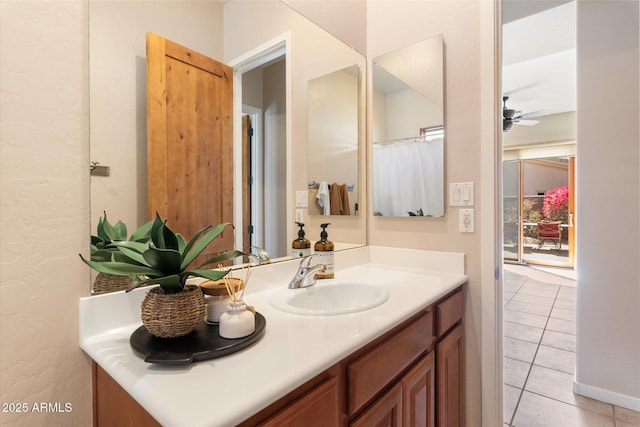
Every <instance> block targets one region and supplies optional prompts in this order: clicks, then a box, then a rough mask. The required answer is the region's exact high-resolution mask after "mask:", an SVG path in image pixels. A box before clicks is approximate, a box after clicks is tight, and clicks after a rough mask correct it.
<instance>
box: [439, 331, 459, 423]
mask: <svg viewBox="0 0 640 427" xmlns="http://www.w3.org/2000/svg"><path fill="white" fill-rule="evenodd" d="M462 331H463V325H462V324H459V325H458V326H456V327H455V328H454V329H453V330H451V332H450V333H449V334H448V335H446V336H445V337H444V338H443V339H442V340H441V341H440V342H439V343H438V344H437V346H436V370H437V372H436V374H437V377H436V402H437V407H438V416H437V423H438V424H437V425H438V427H462V426H463V425H464V348H463V345H464V335H463V333H462Z"/></svg>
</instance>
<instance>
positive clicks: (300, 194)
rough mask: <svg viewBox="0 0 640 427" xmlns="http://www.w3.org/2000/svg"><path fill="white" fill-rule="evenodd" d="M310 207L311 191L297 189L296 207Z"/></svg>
mask: <svg viewBox="0 0 640 427" xmlns="http://www.w3.org/2000/svg"><path fill="white" fill-rule="evenodd" d="M306 207H309V191H308V190H302V191H296V208H306Z"/></svg>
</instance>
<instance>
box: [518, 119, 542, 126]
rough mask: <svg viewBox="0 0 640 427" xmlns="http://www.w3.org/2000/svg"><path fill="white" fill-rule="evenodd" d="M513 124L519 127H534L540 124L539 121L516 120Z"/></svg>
mask: <svg viewBox="0 0 640 427" xmlns="http://www.w3.org/2000/svg"><path fill="white" fill-rule="evenodd" d="M515 123H516V124H517V125H521V126H535V125H537V124H538V123H540V121H539V120H517V121H516V122H515Z"/></svg>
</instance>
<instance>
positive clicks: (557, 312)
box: [551, 307, 576, 322]
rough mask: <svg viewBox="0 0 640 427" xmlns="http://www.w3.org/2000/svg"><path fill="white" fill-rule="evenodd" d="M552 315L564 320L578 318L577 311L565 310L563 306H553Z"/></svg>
mask: <svg viewBox="0 0 640 427" xmlns="http://www.w3.org/2000/svg"><path fill="white" fill-rule="evenodd" d="M551 317H553V318H556V319H562V320H572V321H574V322H575V320H576V312H575V311H574V310H565V309H562V308H557V307H553V310H551Z"/></svg>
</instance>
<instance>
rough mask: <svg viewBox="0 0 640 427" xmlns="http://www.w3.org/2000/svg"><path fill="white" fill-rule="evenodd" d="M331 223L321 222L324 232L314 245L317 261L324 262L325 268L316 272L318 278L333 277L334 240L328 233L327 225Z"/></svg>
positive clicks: (318, 262)
mask: <svg viewBox="0 0 640 427" xmlns="http://www.w3.org/2000/svg"><path fill="white" fill-rule="evenodd" d="M328 225H329V223H326V224H320V227H322V232H321V233H320V240H318V241H317V242H316V244H315V245H314V246H313V249H314V251H315V260H314V261H315V262H316V263H317V264H324V269H323V270H320V271H319V272H318V273H316V274H315V278H316V279H333V277H334V272H333V242H331V241H329V239H328V237H329V235H328V234H327V226H328Z"/></svg>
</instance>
